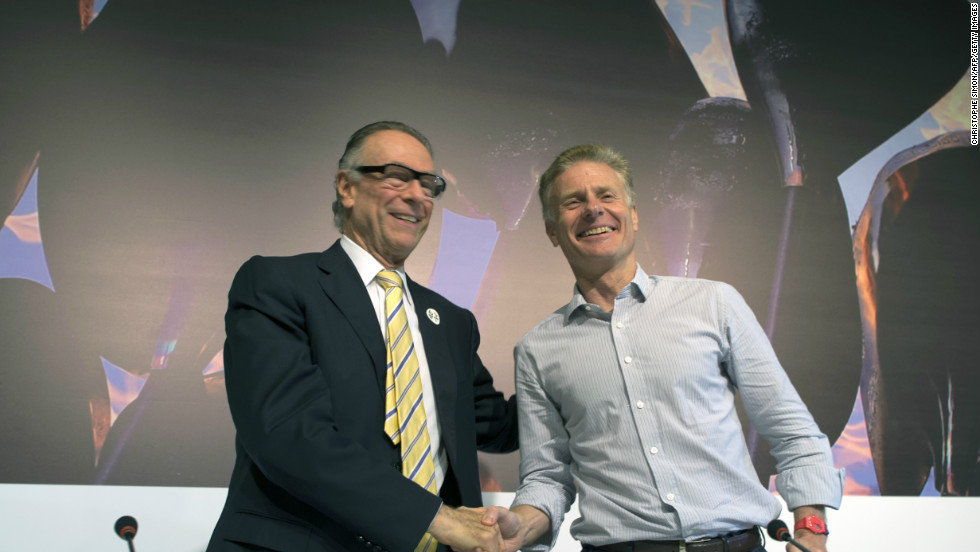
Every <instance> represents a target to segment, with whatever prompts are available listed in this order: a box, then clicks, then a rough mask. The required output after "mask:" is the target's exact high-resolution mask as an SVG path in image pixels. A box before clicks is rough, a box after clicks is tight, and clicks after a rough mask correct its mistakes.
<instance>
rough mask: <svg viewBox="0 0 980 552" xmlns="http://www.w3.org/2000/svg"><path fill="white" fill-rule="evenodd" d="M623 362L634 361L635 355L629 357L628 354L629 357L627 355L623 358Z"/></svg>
mask: <svg viewBox="0 0 980 552" xmlns="http://www.w3.org/2000/svg"><path fill="white" fill-rule="evenodd" d="M623 362H625V363H626V364H629V363H631V362H633V357H629V356H628V357H626V358H624V359H623Z"/></svg>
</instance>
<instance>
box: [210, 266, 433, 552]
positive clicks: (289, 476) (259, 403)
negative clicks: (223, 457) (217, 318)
mask: <svg viewBox="0 0 980 552" xmlns="http://www.w3.org/2000/svg"><path fill="white" fill-rule="evenodd" d="M294 282H295V275H294V274H291V273H289V272H288V271H286V270H285V269H283V268H282V265H281V264H277V263H274V262H269V260H268V259H262V258H258V257H256V258H253V259H252V260H250V261H249V262H247V263H246V264H245V265H244V266H243V267H242V268H241V270H240V271H239V273H238V274H237V275H236V277H235V280H234V283H233V284H232V287H231V291H230V292H229V306H228V312H227V314H226V316H225V326H226V334H227V341H226V343H225V378H226V386H227V390H228V403H229V406H230V408H231V413H232V418H233V420H234V422H235V427H236V429H237V431H238V439H239V442H240V444H241V446H242V447H243V448H244V450H245V452H246V453H247V455H248V456H249V458H250V459H251V460H252V461H253V462H254V463H255V465H256V466H257V467H258V469H259V470H260V471H261V472H262V475H263V476H264V477H265V478H267V479H268V480H269V481H270V482H272V483H273V484H274V485H276V486H278V487H280V488H281V489H282V490H284V491H285V492H286V493H288V494H289V495H291V496H293V497H295V498H297V499H299V500H301V501H303V502H305V503H306V504H308V505H309V506H311V507H313V508H314V509H316V510H318V511H320V512H322V513H323V514H324V515H326V516H328V517H329V518H331V519H333V520H335V521H337V522H338V523H340V524H342V525H345V526H347V527H348V528H349V529H350V531H351V532H352V533H355V534H359V535H364V536H365V537H366V538H368V540H371V541H373V542H375V543H378V544H381V545H383V546H384V547H385V548H387V549H389V550H411V549H413V548H414V547H415V544H416V543H417V542H418V540H419V539H420V538H421V536H422V534H423V533H424V532H425V531H426V529H427V528H428V525H429V523H430V522H431V521H432V519H433V518H434V516H435V514H436V511H437V510H438V509H439V506H440V505H441V501H440V499H439V498H438V497H436V496H434V495H432V494H430V493H428V492H426V491H425V490H424V489H422V488H421V487H419V486H418V485H416V484H415V483H413V482H411V481H410V480H408V479H406V478H404V477H403V476H402V475H401V474H400V472H399V471H398V470H397V469H394V468H393V467H392V466H391V465H390V464H388V463H386V462H384V459H382V458H378V457H377V456H376V455H373V454H371V453H369V451H368V450H367V449H366V448H365V447H364V446H363V445H362V444H360V443H359V442H357V441H356V440H354V439H351V438H350V437H349V436H346V435H345V434H344V433H343V430H342V428H341V427H339V425H338V424H337V423H336V420H335V417H334V412H333V408H332V404H331V390H330V389H329V385H328V382H327V379H326V378H325V376H324V374H323V372H322V371H321V368H320V367H319V366H317V365H315V364H314V363H313V362H312V354H311V349H310V336H309V335H307V329H306V323H305V321H306V317H305V310H306V309H307V308H311V305H307V304H306V301H305V300H304V298H303V295H302V293H300V291H299V290H298V286H297V285H296V284H295V283H294ZM344 346H350V344H344ZM379 431H380V429H379Z"/></svg>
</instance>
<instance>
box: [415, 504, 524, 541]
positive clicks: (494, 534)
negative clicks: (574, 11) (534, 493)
mask: <svg viewBox="0 0 980 552" xmlns="http://www.w3.org/2000/svg"><path fill="white" fill-rule="evenodd" d="M520 525H521V522H520V518H518V517H517V516H516V515H515V514H514V513H513V512H511V511H510V510H508V509H506V508H501V507H499V506H490V507H486V508H467V507H465V506H461V507H459V508H452V507H449V506H446V505H443V506H442V507H441V508H440V509H439V512H438V513H437V514H436V517H435V519H434V520H433V521H432V524H431V525H430V526H429V533H430V534H432V536H434V537H435V538H436V540H437V541H439V542H440V543H442V544H445V545H447V546H449V547H450V548H452V549H453V550H455V551H456V552H515V551H516V550H517V549H518V548H520V546H521V543H520V542H519V538H518V533H519V529H520Z"/></svg>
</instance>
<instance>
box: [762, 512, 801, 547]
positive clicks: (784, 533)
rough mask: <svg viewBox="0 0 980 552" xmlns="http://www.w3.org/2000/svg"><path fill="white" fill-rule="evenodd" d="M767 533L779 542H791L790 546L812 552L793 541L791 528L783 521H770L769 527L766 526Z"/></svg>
mask: <svg viewBox="0 0 980 552" xmlns="http://www.w3.org/2000/svg"><path fill="white" fill-rule="evenodd" d="M766 532H767V533H769V536H770V537H772V538H774V539H776V540H778V541H783V542H786V541H789V543H790V544H792V545H793V546H795V547H797V548H799V549H800V550H802V551H803V552H810V551H809V550H807V548H806V547H805V546H803V545H802V544H800V543H798V542H796V541H795V540H793V535H791V534H790V532H789V527H787V526H786V524H785V523H783V520H781V519H774V520H772V521H770V522H769V525H767V526H766Z"/></svg>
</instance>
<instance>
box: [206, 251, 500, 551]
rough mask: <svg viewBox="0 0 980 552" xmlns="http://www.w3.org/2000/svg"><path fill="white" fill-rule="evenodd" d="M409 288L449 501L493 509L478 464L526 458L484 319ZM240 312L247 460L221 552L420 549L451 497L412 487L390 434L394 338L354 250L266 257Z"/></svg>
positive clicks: (241, 280)
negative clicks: (487, 351) (388, 343)
mask: <svg viewBox="0 0 980 552" xmlns="http://www.w3.org/2000/svg"><path fill="white" fill-rule="evenodd" d="M408 285H409V289H410V292H411V294H412V299H413V302H414V304H415V308H416V312H417V314H418V320H419V326H420V328H419V329H420V332H421V334H422V342H423V344H424V347H425V355H426V358H427V359H428V364H429V370H430V372H431V376H432V386H433V391H434V393H435V395H436V404H437V410H438V413H437V415H438V418H439V422H440V424H441V434H442V439H443V443H444V446H445V449H446V452H447V456H448V459H449V467H448V470H447V472H448V473H447V477H446V481H445V483H444V484H443V487H442V490H441V492H440V496H441V497H442V499H443V500H444V501H445V502H446V503H447V504H449V505H453V506H456V505H465V506H479V505H480V504H481V494H480V482H479V474H478V468H477V455H476V451H477V449H479V450H484V451H488V452H508V451H512V450H514V449H516V448H517V422H516V407H515V403H514V399H513V397H511V399H510V400H505V399H504V397H503V395H502V394H501V393H499V392H498V391H496V390H495V389H494V387H493V380H492V378H491V376H490V374H489V372H488V371H487V370H486V368H485V367H484V366H483V363H482V362H481V361H480V357H479V356H478V355H477V348H478V346H479V343H480V337H479V331H478V329H477V325H476V320H475V318H474V317H473V315H472V313H470V312H469V311H468V310H466V309H462V308H459V307H457V306H456V305H454V304H452V303H451V302H449V301H448V300H447V299H445V298H443V297H442V296H440V295H438V294H437V293H435V292H433V291H431V290H429V289H426V288H425V287H422V286H420V285H418V284H416V283H415V282H412V281H411V280H409V283H408ZM228 299H229V304H228V312H227V314H226V315H225V327H226V333H227V341H226V343H225V350H224V355H225V382H226V387H227V390H228V403H229V405H230V407H231V414H232V418H233V419H234V422H235V427H236V430H237V437H236V443H235V445H236V451H237V458H236V462H235V468H234V471H233V472H232V478H231V482H230V484H229V488H228V498H227V501H226V503H225V506H224V510H223V511H222V513H221V517H220V519H219V521H218V524H217V526H216V527H215V530H214V534H213V535H212V537H211V543H210V544H209V546H208V552H219V551H226V550H243V549H248V550H252V549H255V547H259V548H258V549H270V550H284V551H285V550H288V551H335V550H351V551H354V550H357V551H364V550H365V549H375V550H379V549H381V550H390V551H395V552H401V551H410V550H412V549H413V548H414V546H415V544H417V542H418V540H419V539H420V538H421V536H422V534H423V533H424V532H425V530H426V529H427V528H428V525H429V523H430V522H431V521H432V519H433V517H434V516H435V514H436V511H437V510H438V508H439V506H440V498H439V497H436V496H434V495H432V494H430V493H428V492H426V491H425V490H423V489H422V488H421V487H419V486H418V485H416V484H415V483H413V482H411V481H410V480H408V479H406V478H405V477H403V476H402V474H401V470H400V465H399V457H400V453H399V450H398V448H397V447H395V446H393V445H392V444H391V442H390V441H389V440H388V438H387V436H386V435H385V433H384V431H383V426H384V423H383V415H384V383H385V365H386V356H385V343H384V338H383V336H382V333H381V330H380V328H379V325H378V320H377V316H376V314H375V311H374V308H373V307H372V305H371V300H370V298H369V297H368V293H367V290H366V289H365V287H364V285H363V283H362V282H361V280H360V278H359V277H358V275H357V271H356V269H355V268H354V264H353V263H352V262H351V261H350V258H349V257H348V256H347V254H346V253H345V252H344V251H343V249H342V248H341V247H340V243H339V242H337V243H334V245H333V246H332V247H330V249H328V250H327V251H325V252H323V253H308V254H303V255H298V256H295V257H280V258H264V257H254V258H252V259H250V260H249V261H248V262H246V263H245V264H244V265H243V266H242V268H241V269H240V270H239V272H238V274H237V275H236V277H235V280H234V283H233V284H232V287H231V291H230V292H229V294H228ZM429 309H434V310H435V312H436V313H438V323H436V322H434V321H433V320H432V319H431V318H430V317H429V316H428V315H427V314H426V313H427V311H429ZM431 416H432V415H431V414H429V417H430V419H431ZM375 546H377V547H378V548H374V547H375ZM249 547H252V548H249Z"/></svg>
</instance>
